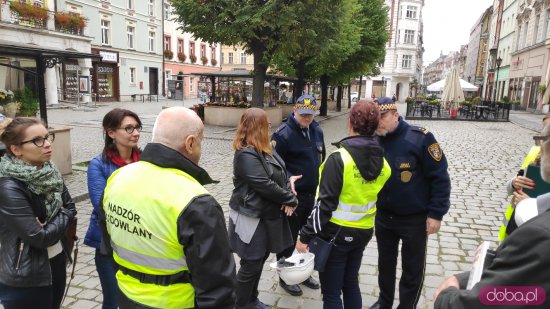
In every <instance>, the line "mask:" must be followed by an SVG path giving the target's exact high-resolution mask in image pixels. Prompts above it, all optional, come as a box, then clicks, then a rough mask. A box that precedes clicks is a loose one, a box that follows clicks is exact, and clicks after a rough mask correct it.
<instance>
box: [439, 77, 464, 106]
mask: <svg viewBox="0 0 550 309" xmlns="http://www.w3.org/2000/svg"><path fill="white" fill-rule="evenodd" d="M462 101H464V91H462V87H461V86H460V78H459V77H458V72H457V71H456V68H452V69H451V72H450V73H449V75H447V78H446V79H445V87H443V94H442V95H441V102H443V106H444V107H445V108H447V107H456V105H454V106H449V104H451V103H454V104H458V103H459V102H462Z"/></svg>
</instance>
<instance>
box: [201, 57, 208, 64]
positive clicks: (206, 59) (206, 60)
mask: <svg viewBox="0 0 550 309" xmlns="http://www.w3.org/2000/svg"><path fill="white" fill-rule="evenodd" d="M201 61H202V64H204V65H206V64H207V63H208V58H206V57H205V56H202V57H201Z"/></svg>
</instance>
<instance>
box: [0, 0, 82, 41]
mask: <svg viewBox="0 0 550 309" xmlns="http://www.w3.org/2000/svg"><path fill="white" fill-rule="evenodd" d="M10 3H11V1H9V0H1V9H2V12H1V13H0V21H1V22H6V23H11V24H16V25H20V26H25V27H31V28H37V29H49V30H55V31H58V32H62V33H67V34H73V35H83V34H84V28H85V26H86V20H85V19H83V18H82V17H80V16H79V15H77V14H74V13H69V12H53V11H48V10H46V9H43V8H42V2H41V1H35V2H34V5H32V4H26V2H24V1H23V2H14V3H11V4H12V8H13V9H12V8H10ZM50 21H51V22H50Z"/></svg>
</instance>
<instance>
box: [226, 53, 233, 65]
mask: <svg viewBox="0 0 550 309" xmlns="http://www.w3.org/2000/svg"><path fill="white" fill-rule="evenodd" d="M227 58H228V59H227V63H229V64H233V53H227Z"/></svg>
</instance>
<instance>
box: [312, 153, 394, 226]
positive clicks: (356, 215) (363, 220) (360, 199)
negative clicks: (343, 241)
mask: <svg viewBox="0 0 550 309" xmlns="http://www.w3.org/2000/svg"><path fill="white" fill-rule="evenodd" d="M335 152H338V153H340V156H341V157H342V161H343V162H344V173H343V177H342V179H343V183H342V192H341V193H340V196H339V197H338V208H337V209H336V210H335V211H333V212H332V217H331V219H330V222H332V223H334V224H337V225H340V226H345V227H352V228H358V229H371V228H373V227H374V216H375V215H376V200H377V197H378V192H380V190H382V187H383V186H384V184H385V183H386V181H387V180H388V178H390V175H391V168H390V165H389V164H388V162H386V159H384V166H383V167H382V171H381V172H380V175H378V177H377V178H376V179H375V180H373V181H367V180H365V179H364V178H363V176H361V173H360V172H359V169H358V168H357V165H356V164H355V162H354V161H353V158H352V157H351V155H350V154H349V152H348V151H347V150H346V149H345V148H340V149H338V150H336V151H335ZM324 167H325V163H323V164H322V165H321V167H320V168H319V175H322V173H323V168H324ZM317 195H319V189H317Z"/></svg>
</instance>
